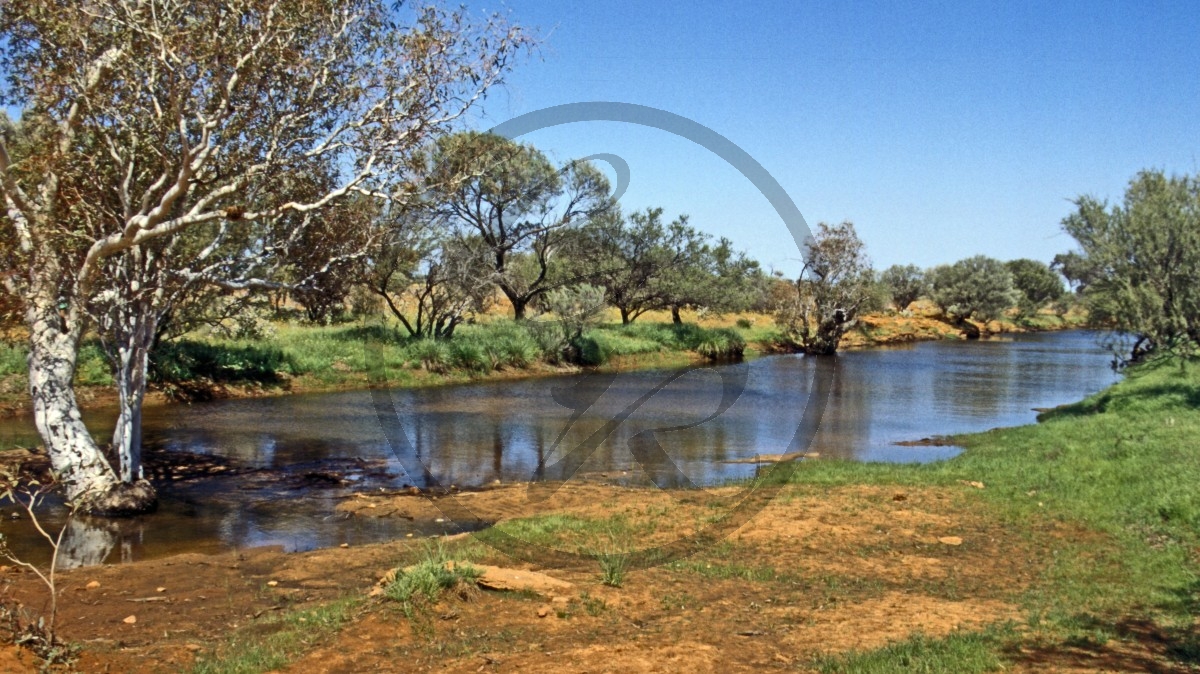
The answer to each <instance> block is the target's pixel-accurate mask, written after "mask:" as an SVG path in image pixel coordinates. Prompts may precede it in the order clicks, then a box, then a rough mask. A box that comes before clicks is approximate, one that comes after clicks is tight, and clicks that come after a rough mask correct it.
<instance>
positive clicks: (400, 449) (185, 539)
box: [0, 331, 1116, 565]
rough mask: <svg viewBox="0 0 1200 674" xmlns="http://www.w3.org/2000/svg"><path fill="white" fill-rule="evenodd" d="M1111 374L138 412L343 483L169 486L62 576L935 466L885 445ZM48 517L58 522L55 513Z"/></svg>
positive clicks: (737, 380)
mask: <svg viewBox="0 0 1200 674" xmlns="http://www.w3.org/2000/svg"><path fill="white" fill-rule="evenodd" d="M1109 360H1110V355H1109V354H1108V352H1107V351H1105V350H1104V349H1103V348H1102V347H1100V346H1099V344H1098V335H1097V334H1096V333H1092V332H1087V331H1072V332H1056V333H1038V334H1028V335H1015V336H1012V337H1011V338H1005V339H998V340H986V341H977V342H954V341H940V342H922V343H918V344H914V345H911V346H906V347H900V348H888V349H873V350H864V351H856V352H848V353H844V354H841V355H839V356H838V357H837V358H836V360H835V361H833V362H834V363H836V367H827V368H825V369H822V370H821V372H820V374H819V376H818V372H817V368H816V367H815V366H814V363H815V361H814V360H812V359H806V358H804V357H801V356H773V357H768V358H761V359H758V360H755V361H753V362H750V363H743V364H737V365H725V366H718V367H706V368H690V369H684V370H659V371H647V372H633V373H624V374H620V375H609V374H587V375H579V376H572V377H557V378H540V379H527V380H521V381H508V382H489V383H478V384H467V385H459V386H447V387H440V388H429V389H415V390H414V389H407V390H394V391H382V390H378V391H346V392H338V393H322V394H305V395H294V396H282V397H275V398H261V399H251V400H229V401H220V402H213V403H205V404H195V405H190V406H167V407H157V408H153V409H149V410H146V412H145V431H144V436H145V441H146V443H147V444H148V445H153V446H159V447H163V448H166V449H168V450H186V451H190V452H197V453H205V454H216V455H220V456H223V457H228V458H229V459H232V460H234V461H235V462H236V463H238V464H241V465H244V466H249V467H254V468H260V469H263V470H264V471H270V474H271V475H275V474H276V472H275V471H278V472H279V473H280V474H283V475H293V476H294V475H301V474H303V473H305V472H308V471H313V470H334V471H336V472H338V473H339V474H342V475H344V476H345V477H346V478H347V479H348V480H349V481H350V484H349V485H346V486H333V487H318V486H313V485H311V484H309V483H306V482H296V481H290V482H289V481H278V480H276V481H271V480H251V479H248V478H247V477H245V476H243V477H231V478H216V479H210V480H204V481H200V482H195V483H189V484H172V485H166V486H163V487H162V488H161V490H160V494H161V497H162V508H161V510H160V512H158V513H156V514H153V515H149V516H145V517H140V518H135V519H134V520H132V521H126V522H119V523H117V522H104V523H99V524H85V523H82V522H80V523H75V524H73V527H74V529H77V530H78V532H76V531H74V530H73V531H72V532H70V536H71V540H72V541H75V542H76V544H73V545H72V548H73V549H77V550H76V551H75V552H72V553H71V554H70V555H68V559H67V563H68V565H81V564H94V563H98V562H100V561H109V562H115V561H129V560H134V559H140V558H144V557H148V556H160V555H164V554H171V553H175V552H181V551H206V552H207V551H219V550H227V549H231V548H240V547H250V546H257V545H272V544H278V545H283V546H284V547H285V548H286V549H289V550H303V549H310V548H314V547H324V546H331V545H338V544H340V543H350V544H357V543H364V542H370V541H374V540H382V539H389V538H394V537H397V536H404V535H405V534H407V533H414V534H418V535H420V534H430V533H441V532H444V531H449V530H450V529H449V527H451V526H452V525H451V524H449V523H430V522H416V523H413V522H406V521H403V520H400V521H395V520H383V521H380V520H370V519H364V518H352V519H348V520H347V519H342V518H340V517H338V516H337V515H336V514H335V511H334V506H335V505H336V503H337V501H338V499H340V498H342V497H344V496H345V495H346V494H347V493H349V492H351V491H361V490H375V489H379V488H384V489H388V488H395V487H399V486H401V485H405V484H414V485H418V486H449V485H457V486H459V487H470V486H478V485H485V484H489V483H492V482H493V481H495V480H501V481H504V482H511V481H521V480H541V479H553V480H561V479H570V478H572V477H587V478H589V479H609V480H620V481H628V482H634V483H638V482H643V483H644V482H653V483H655V484H658V485H659V486H664V487H668V486H673V487H686V486H704V485H712V484H716V483H720V482H722V481H725V480H728V479H734V478H740V477H746V476H749V475H752V474H753V472H754V470H755V466H754V465H753V464H746V463H726V461H729V460H734V459H739V458H746V457H753V456H755V455H757V454H777V453H784V452H789V451H814V452H819V453H820V454H821V455H822V456H838V457H846V458H852V459H857V460H863V461H903V462H907V461H931V460H937V459H942V458H947V457H950V456H953V455H954V454H955V453H956V452H957V451H958V450H957V449H956V448H954V447H908V446H897V445H895V444H893V443H895V442H897V441H903V440H915V439H920V438H923V437H926V436H931V435H940V434H950V433H959V432H969V431H980V430H986V429H988V428H992V427H997V426H1011V425H1018V424H1023V423H1029V422H1031V421H1033V420H1034V418H1035V417H1036V412H1034V411H1033V409H1032V408H1040V407H1052V406H1055V405H1059V404H1063V403H1067V402H1072V401H1075V400H1078V399H1079V398H1081V397H1083V396H1085V395H1087V394H1090V393H1093V392H1095V391H1098V390H1100V389H1101V388H1103V387H1105V386H1107V385H1109V384H1110V383H1112V382H1113V381H1115V379H1116V376H1115V375H1114V374H1113V372H1112V371H1111V369H1109V367H1108V363H1109ZM814 392H821V393H825V395H818V394H817V393H814ZM822 399H823V400H825V404H824V405H823V406H822V405H820V401H821V400H822ZM806 409H807V411H808V415H809V417H808V420H809V421H813V420H815V419H816V418H818V415H816V412H817V411H818V410H821V413H820V414H819V420H820V424H819V430H818V431H817V432H816V433H809V432H806V431H805V430H804V429H805V428H808V427H807V426H804V427H803V428H801V430H800V431H799V432H798V426H800V425H801V420H802V419H803V418H804V415H805V412H806ZM88 422H89V427H91V428H93V429H94V430H96V431H97V432H98V434H100V435H101V436H104V435H106V434H107V433H108V429H109V428H111V420H109V419H107V418H106V416H104V415H100V414H90V415H88ZM810 436H811V437H810ZM34 444H37V438H36V434H35V433H34V432H33V428H32V424H31V423H30V421H29V420H27V419H17V420H8V421H4V422H0V446H3V447H9V446H14V445H17V446H30V445H34ZM364 461H365V463H364ZM264 474H265V473H264ZM306 485H307V486H306ZM6 511H7V512H11V511H12V507H11V506H9V507H8V508H7V509H6ZM51 511H52V512H51V513H50V514H49V517H50V520H51V522H50V523H51V525H55V524H57V522H56V520H57V518H59V517H61V512H60V511H58V510H54V509H53V508H52V509H51ZM89 522H90V521H89ZM0 533H4V534H5V535H6V536H7V537H8V538H9V540H10V542H11V544H12V546H13V547H14V549H17V550H18V551H19V552H22V553H23V554H26V555H28V556H33V557H37V556H40V554H41V549H42V547H44V543H39V542H38V541H36V540H33V539H32V538H31V537H30V532H29V527H28V526H27V523H25V522H24V521H9V520H7V519H5V520H3V521H0Z"/></svg>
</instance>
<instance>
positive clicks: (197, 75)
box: [0, 0, 527, 513]
mask: <svg viewBox="0 0 1200 674" xmlns="http://www.w3.org/2000/svg"><path fill="white" fill-rule="evenodd" d="M403 12H404V13H403V15H402V14H401V10H396V9H392V8H389V6H388V3H385V2H383V1H382V0H240V1H235V2H225V1H218V0H160V1H158V2H144V1H140V0H89V1H88V2H85V3H78V4H67V5H64V4H63V3H60V2H55V1H53V0H25V1H24V2H20V3H12V2H6V3H2V4H0V71H2V72H3V73H5V78H4V82H3V88H2V90H0V97H2V99H3V100H2V102H3V103H4V104H7V105H10V106H15V107H17V108H20V109H21V111H22V113H21V124H22V125H27V133H26V134H25V140H24V141H22V142H21V143H20V144H19V147H18V146H17V145H14V144H13V143H11V142H10V141H12V140H14V138H13V136H12V135H11V134H6V135H5V136H4V138H3V139H2V140H0V192H2V193H0V196H2V198H3V204H4V213H3V222H2V223H0V225H2V227H3V229H4V230H5V232H6V233H5V235H4V238H3V239H0V240H3V241H5V242H8V245H9V250H8V251H7V252H6V253H5V256H6V257H7V258H9V260H7V261H10V262H11V264H12V266H11V267H10V268H12V269H14V270H16V271H15V273H12V274H9V275H8V276H6V277H5V278H4V281H5V283H6V285H7V286H8V288H9V290H10V292H12V293H13V294H14V295H16V296H18V297H19V298H20V299H21V301H22V303H23V305H24V309H25V323H26V325H27V326H28V328H29V330H30V355H29V367H30V375H29V382H30V393H31V396H32V400H33V408H34V413H35V420H36V424H37V427H38V431H39V433H40V434H41V436H42V439H43V441H44V442H45V444H46V447H47V449H48V451H49V454H50V460H51V464H52V466H53V468H54V470H55V472H56V473H57V475H58V476H59V479H60V481H61V482H62V484H63V486H64V488H65V491H66V495H67V497H68V498H69V499H70V500H72V501H73V502H76V503H77V504H79V505H81V506H83V507H84V508H85V509H87V510H91V511H93V512H99V513H122V512H130V511H136V510H140V509H144V508H147V507H151V506H152V505H153V503H154V495H153V489H152V487H150V485H149V484H148V483H147V482H145V481H144V480H140V472H139V471H138V465H137V458H138V455H139V453H140V447H138V445H137V432H138V431H137V429H138V423H137V419H138V416H137V415H138V410H139V409H140V403H141V399H142V395H143V394H144V390H145V384H144V382H145V370H146V360H147V351H148V340H149V336H150V335H153V334H154V333H155V331H156V330H155V326H156V323H157V322H158V320H160V318H161V317H162V316H163V315H164V313H165V312H167V311H169V310H170V307H171V306H172V305H173V304H174V303H176V302H178V301H179V299H180V298H181V297H184V296H186V295H187V294H188V293H190V292H193V289H194V288H198V287H201V286H205V285H212V284H217V285H221V286H223V287H225V288H228V289H249V288H254V287H271V286H272V285H278V284H279V282H280V281H279V280H278V278H277V277H278V274H280V273H281V272H282V268H283V266H284V264H283V263H280V262H278V260H280V259H286V255H283V254H282V253H283V252H284V251H285V250H286V249H287V248H288V247H289V246H293V245H295V244H296V243H297V241H299V240H300V239H301V238H302V236H303V232H304V230H305V229H306V228H307V227H309V226H310V225H312V224H313V223H314V222H315V221H316V218H318V217H320V215H321V213H322V212H323V211H324V210H325V209H327V208H332V207H335V206H337V205H338V204H340V203H342V202H344V201H345V200H346V199H347V198H348V196H349V195H353V194H359V195H366V196H371V197H375V198H381V199H386V198H403V197H404V195H406V194H408V193H410V192H411V191H412V189H413V188H414V186H416V185H419V184H420V181H419V179H420V176H419V175H415V174H414V171H415V170H416V169H415V168H414V167H417V166H419V164H420V162H418V161H416V160H415V158H414V157H415V156H416V154H417V152H418V151H419V149H420V148H421V147H422V146H424V145H425V144H426V143H428V142H429V141H430V140H431V139H432V138H433V137H434V136H435V135H437V134H439V133H441V132H443V131H445V130H447V129H449V128H450V127H451V126H452V125H453V123H454V122H455V120H457V119H459V118H460V117H461V116H462V115H463V113H464V112H465V110H467V109H468V108H469V107H470V106H472V105H474V104H475V103H476V102H477V101H478V100H479V99H480V98H481V97H482V96H483V94H484V93H485V92H486V91H487V90H488V89H489V88H490V87H492V86H493V85H495V84H496V83H498V82H500V81H501V79H502V77H503V76H504V74H505V73H506V72H507V70H508V68H509V65H510V62H511V59H512V58H513V56H514V55H515V53H516V52H517V51H518V50H520V49H521V48H522V47H523V46H525V45H526V44H527V38H526V37H525V35H524V34H523V33H522V32H521V31H520V30H519V29H517V28H515V27H511V26H509V25H507V24H506V23H504V22H502V21H499V20H494V19H493V20H490V21H488V22H486V23H484V24H481V25H480V24H472V23H471V22H469V21H468V20H467V19H466V17H465V12H464V11H462V10H459V11H446V10H443V9H440V8H437V7H427V8H417V9H414V10H403ZM92 316H94V317H97V318H99V319H100V328H99V329H100V330H101V331H102V332H105V333H107V338H108V339H110V340H111V341H112V342H113V343H114V344H115V348H114V353H115V354H116V356H117V363H116V366H117V367H116V370H117V378H118V388H119V390H121V391H122V405H121V411H120V421H119V423H118V429H119V430H118V434H117V435H116V436H115V437H114V442H115V444H116V445H117V448H116V449H117V454H118V455H119V457H120V459H119V461H120V465H119V466H118V470H117V471H114V469H113V467H112V465H111V464H110V463H109V460H108V459H107V458H106V457H105V455H104V453H103V452H102V451H101V450H100V448H99V447H98V446H97V444H96V443H95V441H93V439H92V437H91V435H90V434H89V432H88V430H87V428H86V427H85V425H84V423H83V421H82V418H81V416H80V413H79V409H78V405H77V403H76V399H75V395H74V392H73V390H72V388H71V381H72V376H73V374H74V371H75V366H76V358H77V353H78V346H79V343H80V339H81V337H82V336H83V334H84V331H85V329H86V328H87V327H88V325H89V317H92ZM122 429H123V430H122Z"/></svg>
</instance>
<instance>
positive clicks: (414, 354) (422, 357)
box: [408, 339, 450, 372]
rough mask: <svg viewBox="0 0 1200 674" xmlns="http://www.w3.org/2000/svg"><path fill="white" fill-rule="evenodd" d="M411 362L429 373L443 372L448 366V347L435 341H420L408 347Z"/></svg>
mask: <svg viewBox="0 0 1200 674" xmlns="http://www.w3.org/2000/svg"><path fill="white" fill-rule="evenodd" d="M408 356H409V358H410V359H412V361H413V362H414V363H416V364H418V365H420V366H421V367H422V368H424V369H426V370H428V371H429V372H445V371H446V368H447V367H448V366H449V365H450V347H449V346H448V345H447V344H446V343H445V342H442V341H439V340H436V339H420V340H417V341H415V342H413V343H412V345H410V346H409V347H408Z"/></svg>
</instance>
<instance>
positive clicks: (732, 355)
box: [695, 328, 746, 360]
mask: <svg viewBox="0 0 1200 674" xmlns="http://www.w3.org/2000/svg"><path fill="white" fill-rule="evenodd" d="M695 351H696V353H698V354H700V355H701V356H704V357H705V358H707V359H709V360H740V359H741V358H742V355H743V354H744V353H745V352H746V340H745V339H743V338H742V336H741V335H739V334H738V333H737V332H736V331H734V330H732V329H730V328H716V329H714V330H710V331H708V334H707V335H706V336H705V337H704V338H703V339H702V340H701V341H700V342H699V343H698V344H696V348H695Z"/></svg>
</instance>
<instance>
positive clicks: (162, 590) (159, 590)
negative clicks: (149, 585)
mask: <svg viewBox="0 0 1200 674" xmlns="http://www.w3.org/2000/svg"><path fill="white" fill-rule="evenodd" d="M154 591H155V592H166V591H167V588H165V587H156V588H154Z"/></svg>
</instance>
